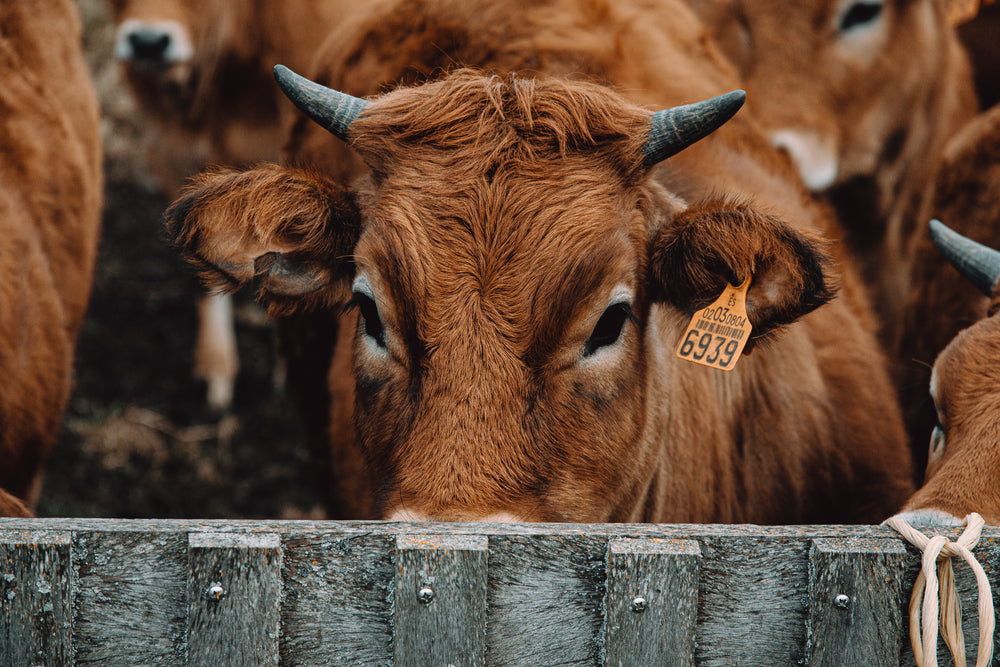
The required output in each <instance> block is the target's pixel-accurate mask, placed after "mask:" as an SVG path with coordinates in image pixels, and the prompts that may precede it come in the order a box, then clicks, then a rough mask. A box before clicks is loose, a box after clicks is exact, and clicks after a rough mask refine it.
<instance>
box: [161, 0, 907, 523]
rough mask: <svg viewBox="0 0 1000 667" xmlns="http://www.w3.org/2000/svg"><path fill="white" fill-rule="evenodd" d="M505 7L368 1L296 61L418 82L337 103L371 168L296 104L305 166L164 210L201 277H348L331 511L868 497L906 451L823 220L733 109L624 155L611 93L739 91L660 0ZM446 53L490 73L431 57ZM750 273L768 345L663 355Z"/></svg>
mask: <svg viewBox="0 0 1000 667" xmlns="http://www.w3.org/2000/svg"><path fill="white" fill-rule="evenodd" d="M514 5H517V7H522V5H521V4H520V3H514V2H491V3H468V2H457V1H448V0H438V1H424V2H416V3H414V2H410V1H407V2H382V3H377V4H375V5H373V7H372V8H371V10H370V12H369V13H367V14H364V15H363V16H360V17H358V16H356V17H355V20H354V21H353V22H352V23H351V24H350V25H347V26H345V27H344V28H343V29H342V30H341V31H339V32H337V33H335V34H334V35H332V36H331V38H330V40H329V41H328V48H327V49H325V50H324V51H323V52H322V53H321V54H320V57H319V59H318V60H317V62H318V63H320V65H319V67H318V69H317V70H316V71H315V72H314V74H315V78H317V79H318V80H320V81H321V82H322V83H326V84H331V85H333V86H334V87H337V88H339V89H342V90H346V91H347V92H352V93H356V94H360V95H369V94H375V93H377V92H378V91H379V90H380V89H381V88H383V87H385V86H386V85H391V84H392V83H393V82H397V81H406V82H410V83H414V82H419V81H423V80H425V79H427V78H433V79H435V80H434V81H432V82H429V83H424V84H423V85H418V86H416V87H409V88H401V89H397V90H395V91H394V92H391V93H388V94H386V95H384V96H381V97H379V98H377V99H376V100H374V101H373V102H372V104H371V105H370V106H369V107H368V109H367V110H366V111H365V113H364V114H363V115H362V116H361V118H359V119H358V120H357V121H356V122H355V124H354V125H353V126H352V127H351V130H350V136H351V147H352V148H353V149H354V150H355V151H356V154H357V155H359V156H361V158H362V159H363V164H365V165H367V167H368V168H369V169H370V173H368V174H364V169H363V168H359V167H358V165H359V164H360V163H359V162H358V160H357V158H356V157H352V156H351V155H350V153H349V151H347V150H345V149H344V147H342V146H338V145H337V142H336V141H335V140H333V139H331V138H330V137H329V136H326V135H324V134H323V132H322V131H317V128H313V127H312V126H310V125H308V124H300V125H299V126H298V127H297V128H296V131H295V133H294V134H293V137H292V140H291V141H290V143H289V151H290V155H291V160H292V161H294V162H298V163H302V164H306V163H312V166H310V167H309V168H301V169H300V168H290V167H278V166H271V167H261V168H259V169H256V170H251V171H247V172H235V171H221V172H214V173H210V174H207V175H205V176H203V177H202V178H199V179H198V181H197V182H195V183H194V184H192V186H191V187H190V188H189V189H188V190H187V191H186V193H185V196H184V197H183V198H182V199H181V200H179V201H178V202H177V203H175V205H174V206H173V207H172V209H171V211H170V212H169V214H168V215H169V218H170V220H171V230H172V232H173V234H174V235H175V238H176V239H177V242H178V243H179V244H180V245H181V247H182V248H183V249H184V251H185V252H186V253H187V254H188V255H189V256H190V257H192V259H193V260H194V261H196V262H197V263H198V264H199V265H200V266H201V268H202V269H203V270H204V271H205V272H206V273H207V276H208V277H209V278H210V279H212V280H214V281H215V282H217V283H219V284H222V285H225V286H229V287H235V286H239V285H242V284H245V283H247V282H248V281H250V280H251V279H254V278H256V279H258V280H260V281H261V287H262V291H263V296H264V298H265V300H267V301H268V302H269V303H270V304H271V305H272V308H273V311H274V312H276V313H288V312H291V311H294V310H296V309H302V308H310V307H316V306H317V305H323V304H325V305H327V306H328V307H329V306H333V305H335V304H337V303H339V302H341V301H342V300H343V298H344V297H345V296H346V290H345V287H346V286H347V280H346V279H350V277H352V276H353V279H354V283H353V296H352V298H351V301H352V305H353V306H355V309H354V311H352V312H351V313H350V314H349V315H347V316H345V317H344V318H343V320H342V322H341V329H340V331H341V332H342V333H343V334H345V335H341V336H340V337H339V339H338V340H337V343H336V346H337V347H336V354H334V356H333V361H332V365H331V366H330V370H329V375H328V380H329V391H330V393H331V394H332V396H333V402H332V404H330V403H328V404H327V405H332V409H331V419H330V422H331V424H330V429H331V445H332V448H333V451H334V457H335V459H336V462H337V465H338V466H339V465H341V463H342V462H343V463H344V464H346V466H348V467H350V469H351V470H361V469H364V471H365V472H366V473H367V475H368V476H367V477H366V478H362V479H358V480H351V479H348V480H347V482H348V483H349V484H354V485H355V486H353V487H352V490H358V491H359V492H360V493H363V494H364V495H362V496H361V497H355V498H346V499H345V505H344V506H347V507H349V508H350V509H351V510H353V511H356V512H358V513H361V514H366V515H369V516H372V515H375V516H395V517H406V516H410V517H418V518H435V519H443V520H455V519H483V518H517V519H523V520H534V521H539V520H559V521H730V522H732V521H750V522H761V523H773V522H800V521H873V520H876V519H879V518H882V517H884V516H885V515H888V514H890V513H892V512H893V511H894V510H895V509H896V508H897V507H898V506H899V505H900V504H901V503H902V501H903V500H904V499H905V498H906V497H907V496H908V495H909V493H910V490H911V489H912V486H911V484H910V481H909V475H910V469H909V457H908V455H907V452H906V449H905V445H904V436H903V433H902V427H901V421H900V417H899V413H898V410H897V408H896V404H895V402H894V400H893V399H892V395H891V389H890V385H889V383H888V376H887V373H886V369H885V366H884V359H883V357H882V356H881V355H880V353H879V351H878V348H877V345H876V342H875V339H874V333H873V329H874V323H873V320H872V318H871V315H870V313H869V311H868V310H867V304H866V302H865V298H864V294H863V292H862V290H860V289H859V287H858V283H857V281H856V279H855V277H854V276H853V274H852V273H851V272H850V270H849V269H847V270H844V271H842V273H841V276H840V280H841V290H840V296H839V297H836V298H832V300H830V299H831V297H832V291H833V289H834V288H835V284H834V283H835V282H836V280H837V270H836V269H835V268H834V267H833V266H832V263H833V262H836V261H837V260H839V259H841V258H842V257H841V255H842V252H841V250H840V248H839V247H838V246H830V247H825V246H824V245H823V244H822V243H821V242H820V241H819V239H820V238H821V237H822V236H823V234H825V233H830V232H833V231H836V228H835V226H834V223H833V222H832V220H831V218H830V217H829V216H828V215H827V213H826V211H825V209H823V208H822V207H818V206H816V205H814V204H813V203H812V202H811V201H810V200H809V197H808V195H807V193H806V192H805V191H804V190H803V189H802V188H801V186H800V185H798V181H797V179H796V178H795V175H794V174H793V173H792V172H791V171H790V168H789V166H788V164H787V163H786V162H785V161H784V160H782V159H781V158H780V157H779V156H778V155H777V154H776V152H774V151H773V150H772V149H771V148H769V147H768V146H767V145H766V144H765V143H764V142H763V140H762V138H761V137H760V136H759V135H758V134H757V133H756V132H755V130H754V128H753V127H752V125H751V124H750V123H749V122H748V121H746V120H745V119H741V118H740V117H739V116H737V118H736V119H734V120H733V121H731V122H730V123H729V124H728V125H726V126H725V127H723V128H722V129H721V130H719V131H717V132H716V133H714V134H713V135H712V136H710V137H709V138H707V139H705V140H703V141H702V142H700V143H698V144H696V145H695V146H693V147H691V148H689V149H687V150H685V151H684V152H682V153H680V154H679V155H677V156H676V157H674V158H671V159H669V160H668V161H667V162H666V163H665V164H663V165H662V166H661V167H659V168H656V169H650V168H649V167H647V166H646V165H645V164H644V162H643V156H642V153H641V147H642V146H643V144H644V143H645V141H646V136H647V132H648V124H649V118H650V111H649V110H647V109H645V108H642V107H638V106H635V104H634V102H640V103H644V104H652V105H655V107H666V106H671V105H676V104H679V103H684V102H691V101H695V100H697V99H703V98H706V97H709V96H711V95H714V94H718V93H721V92H724V91H725V90H727V89H731V88H735V87H736V81H735V77H734V76H733V75H732V72H731V70H729V69H728V67H727V65H726V64H725V62H724V61H723V60H722V59H721V58H720V57H719V55H718V53H717V52H716V51H715V49H714V46H712V43H711V41H710V40H709V39H708V37H707V35H706V34H705V33H704V31H703V30H702V28H701V26H700V25H699V23H698V22H697V21H696V20H695V19H694V17H693V16H692V15H690V13H688V12H687V11H686V10H685V8H684V7H683V6H681V5H679V4H678V5H676V6H669V7H667V6H666V5H665V3H662V2H658V3H650V2H641V1H635V2H618V3H614V4H612V3H606V2H601V1H595V0H584V1H571V0H551V1H549V2H542V3H534V4H533V5H532V6H531V7H530V8H529V9H527V10H525V11H514V10H515V7H514ZM404 26H406V29H405V30H404V28H403V27H404ZM451 64H470V65H476V66H478V67H482V68H484V69H485V71H478V70H477V71H470V70H459V71H455V70H454V67H450V68H449V69H450V70H451V71H450V72H448V73H443V72H436V69H437V68H438V67H439V66H448V65H451ZM539 72H544V73H545V74H539ZM581 74H585V75H587V77H588V78H590V79H592V80H596V81H598V82H606V83H614V84H615V85H616V87H618V88H619V89H621V90H623V91H627V93H628V95H629V98H630V100H632V101H631V102H629V101H626V100H625V99H623V98H622V97H619V96H618V95H617V94H615V93H613V92H612V91H611V90H609V89H608V88H606V87H605V86H602V85H597V84H595V83H587V82H582V81H580V80H579V79H581V78H582V77H581V76H580V75H581ZM317 166H318V167H319V168H320V169H321V171H316V169H317ZM358 172H361V173H362V174H363V175H362V177H361V178H360V180H358V181H357V182H356V183H355V185H354V187H352V188H350V189H349V188H346V187H345V185H344V180H343V179H344V178H345V177H347V176H349V175H350V174H352V173H358ZM747 275H752V276H753V282H752V283H751V288H750V295H749V302H748V312H749V313H750V319H751V321H752V322H753V324H754V326H755V336H756V338H755V340H756V341H765V342H764V344H760V343H759V342H758V345H757V348H756V349H755V350H754V352H753V354H752V355H751V356H749V357H745V358H743V359H742V360H741V361H740V362H739V366H738V367H737V368H736V369H735V370H734V371H733V372H732V373H723V372H720V371H716V370H713V369H707V368H703V367H699V366H694V365H691V364H689V363H687V362H683V361H680V360H678V359H676V357H674V354H673V353H674V350H675V349H676V347H677V345H678V343H679V337H680V336H681V334H682V332H683V329H684V325H685V324H686V321H687V320H688V319H689V318H690V315H691V313H692V312H693V311H694V310H695V309H697V308H700V307H702V306H704V305H707V304H708V303H709V302H710V301H711V300H712V299H713V298H714V297H715V296H716V295H717V294H718V293H719V292H721V290H722V288H723V287H724V285H725V284H726V283H727V282H734V281H739V280H740V279H741V278H743V277H745V276H747ZM828 300H829V303H827V305H825V306H823V307H822V308H819V309H818V310H814V309H816V308H817V307H818V306H820V305H821V304H823V303H824V302H826V301H828ZM799 318H800V319H799ZM793 322H794V323H793ZM777 328H783V330H782V331H781V332H780V333H776V334H774V335H769V332H772V331H774V330H775V329H777ZM312 361H313V363H315V359H313V360H312ZM351 406H354V408H355V412H356V413H355V414H354V415H353V425H354V426H356V429H357V430H356V434H357V439H355V437H354V436H355V430H354V428H352V422H351V419H352V414H351V412H352V410H351ZM362 460H364V462H365V463H366V464H367V465H366V466H362V465H361V463H360V462H361V461H362ZM342 479H343V478H342Z"/></svg>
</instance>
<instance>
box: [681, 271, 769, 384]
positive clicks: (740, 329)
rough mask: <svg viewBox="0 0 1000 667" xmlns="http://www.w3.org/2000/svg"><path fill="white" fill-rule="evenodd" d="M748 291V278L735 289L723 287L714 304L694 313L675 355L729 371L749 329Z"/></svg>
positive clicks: (737, 358) (741, 349)
mask: <svg viewBox="0 0 1000 667" xmlns="http://www.w3.org/2000/svg"><path fill="white" fill-rule="evenodd" d="M748 289H750V276H747V279H746V280H744V281H743V284H742V285H740V286H739V287H733V286H732V285H727V286H726V289H724V290H723V291H722V295H721V296H720V297H719V298H718V299H716V300H715V303H713V304H712V305H711V306H709V307H708V308H702V309H701V310H699V311H698V312H696V313H695V314H694V317H692V318H691V324H689V325H688V328H687V331H685V332H684V337H683V338H681V345H680V347H679V348H677V356H678V357H680V358H681V359H684V360H686V361H693V362H694V363H696V364H701V365H702V366H710V367H712V368H718V369H719V370H723V371H731V370H733V366H735V365H736V362H737V360H739V358H740V355H741V354H743V348H744V347H746V344H747V341H748V340H749V339H750V330H751V329H752V327H751V326H750V320H749V319H748V318H747V290H748Z"/></svg>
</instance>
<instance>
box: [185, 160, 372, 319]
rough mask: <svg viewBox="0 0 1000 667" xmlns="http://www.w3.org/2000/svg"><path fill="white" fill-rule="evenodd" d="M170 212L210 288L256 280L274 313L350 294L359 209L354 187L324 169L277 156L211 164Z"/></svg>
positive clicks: (231, 288) (236, 286)
mask: <svg viewBox="0 0 1000 667" xmlns="http://www.w3.org/2000/svg"><path fill="white" fill-rule="evenodd" d="M165 217H166V225H167V232H168V234H169V235H170V236H171V238H172V239H173V241H174V243H175V244H176V245H177V246H178V248H179V249H180V251H181V253H182V254H183V255H184V257H185V258H186V259H187V260H188V261H189V262H191V263H192V264H194V265H195V266H196V267H197V268H198V270H199V273H200V274H201V276H202V279H203V280H204V281H205V283H206V284H207V285H208V286H209V287H211V288H214V289H217V290H221V291H227V292H233V291H236V290H237V289H239V288H240V287H243V286H244V285H246V284H248V283H250V282H251V281H257V282H258V283H259V285H260V297H261V299H262V300H263V301H264V302H265V303H266V304H267V306H268V310H269V312H270V313H271V314H272V315H277V314H287V313H290V312H293V311H303V310H309V309H313V308H317V307H322V306H332V305H335V304H337V303H339V302H342V301H343V300H344V299H345V298H346V294H347V287H348V282H349V280H350V278H351V276H352V275H353V272H354V265H353V262H352V260H351V257H352V254H353V252H354V246H355V245H356V244H357V241H358V236H359V234H360V229H361V215H360V212H359V209H358V205H357V202H356V199H355V196H354V194H353V193H352V192H351V191H350V190H348V189H347V188H345V187H344V186H342V185H340V184H339V183H336V182H335V181H332V180H330V179H329V178H327V177H326V176H323V175H322V174H318V173H315V172H311V171H307V170H303V169H295V168H289V167H282V166H279V165H275V164H268V165H262V166H259V167H257V168H254V169H249V170H246V171H238V170H233V169H221V170H216V171H208V172H205V173H203V174H201V175H199V176H197V177H195V178H194V179H192V181H191V182H190V184H189V185H188V186H187V187H186V188H185V189H184V190H183V191H182V193H181V196H180V198H178V199H177V201H175V202H174V203H173V204H172V205H171V206H170V208H169V209H167V212H166V216H165Z"/></svg>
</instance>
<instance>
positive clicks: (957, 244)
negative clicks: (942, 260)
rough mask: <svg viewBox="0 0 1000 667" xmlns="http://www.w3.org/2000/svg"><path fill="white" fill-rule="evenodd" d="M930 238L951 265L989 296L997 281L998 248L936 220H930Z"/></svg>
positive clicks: (998, 278) (999, 270) (999, 254)
mask: <svg viewBox="0 0 1000 667" xmlns="http://www.w3.org/2000/svg"><path fill="white" fill-rule="evenodd" d="M930 230H931V239H933V241H934V245H936V246H937V247H938V250H940V251H941V254H943V255H944V256H945V257H946V258H947V259H948V261H949V262H951V264H952V266H954V267H955V268H956V269H958V272H959V273H961V274H962V275H963V276H965V277H966V278H968V279H969V281H970V282H971V283H972V284H973V285H975V286H976V287H977V288H978V289H979V291H980V292H982V293H983V294H985V295H986V296H989V297H992V296H993V290H994V289H995V288H996V286H997V282H998V281H1000V252H998V251H996V250H994V249H993V248H990V247H987V246H984V245H982V244H981V243H976V242H975V241H973V240H972V239H970V238H966V237H964V236H962V235H961V234H959V233H958V232H956V231H953V230H952V229H950V228H949V227H947V226H946V225H945V224H944V223H942V222H941V221H939V220H931V224H930Z"/></svg>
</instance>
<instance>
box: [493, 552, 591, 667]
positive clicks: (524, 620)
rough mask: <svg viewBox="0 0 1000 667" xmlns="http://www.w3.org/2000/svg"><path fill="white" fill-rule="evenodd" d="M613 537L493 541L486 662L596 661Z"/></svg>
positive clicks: (535, 666) (535, 665) (537, 664)
mask: <svg viewBox="0 0 1000 667" xmlns="http://www.w3.org/2000/svg"><path fill="white" fill-rule="evenodd" d="M607 540H608V538H607V536H602V535H572V534H570V535H566V534H562V535H504V536H498V535H493V536H491V537H490V568H489V594H488V598H487V604H488V609H489V621H488V623H487V648H486V651H487V655H486V663H487V664H489V665H496V666H498V667H499V666H501V665H531V666H532V667H545V666H546V665H596V664H598V662H599V660H600V652H601V646H600V634H601V625H602V621H603V614H602V609H601V607H602V603H603V601H604V587H605V582H606V580H607V570H606V565H607V557H606V553H605V552H606V549H607Z"/></svg>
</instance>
